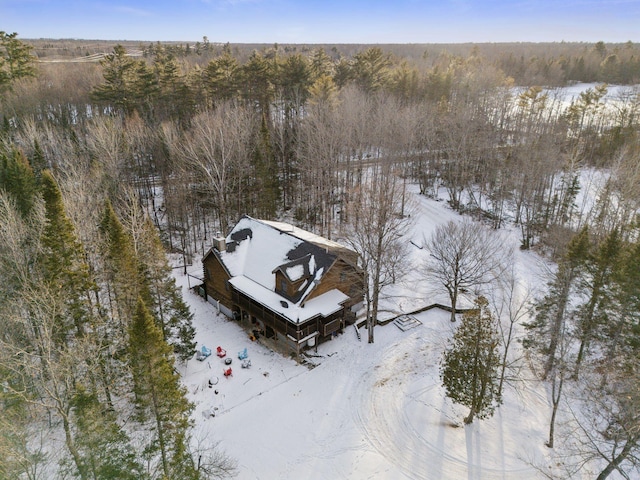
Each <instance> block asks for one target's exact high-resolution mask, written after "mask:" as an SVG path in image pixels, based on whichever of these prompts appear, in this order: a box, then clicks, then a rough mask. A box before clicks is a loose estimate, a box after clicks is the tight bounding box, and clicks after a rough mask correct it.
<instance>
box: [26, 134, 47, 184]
mask: <svg viewBox="0 0 640 480" xmlns="http://www.w3.org/2000/svg"><path fill="white" fill-rule="evenodd" d="M30 160H31V161H30V164H31V168H33V171H34V173H35V176H36V178H40V176H41V175H42V171H43V170H45V169H46V168H47V159H46V158H45V156H44V152H43V151H42V147H41V146H40V142H38V140H34V141H33V157H31V159H30Z"/></svg>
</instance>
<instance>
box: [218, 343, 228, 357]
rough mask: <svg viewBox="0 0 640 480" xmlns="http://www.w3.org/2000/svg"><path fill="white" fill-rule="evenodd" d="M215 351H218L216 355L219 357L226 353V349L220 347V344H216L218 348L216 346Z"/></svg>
mask: <svg viewBox="0 0 640 480" xmlns="http://www.w3.org/2000/svg"><path fill="white" fill-rule="evenodd" d="M216 351H217V352H218V353H217V355H218V356H219V357H220V358H223V357H225V356H226V355H227V351H226V350H225V349H224V348H222V347H221V346H220V345H218V348H216Z"/></svg>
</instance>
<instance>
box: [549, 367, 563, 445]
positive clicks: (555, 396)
mask: <svg viewBox="0 0 640 480" xmlns="http://www.w3.org/2000/svg"><path fill="white" fill-rule="evenodd" d="M563 383H564V374H563V373H560V382H559V384H558V385H557V387H558V388H557V389H556V378H555V376H554V378H553V385H552V387H551V403H553V410H552V412H551V421H550V422H549V440H548V441H547V442H546V443H545V445H546V446H547V447H549V448H553V435H554V432H555V427H556V415H557V413H558V406H559V405H560V395H561V394H562V384H563Z"/></svg>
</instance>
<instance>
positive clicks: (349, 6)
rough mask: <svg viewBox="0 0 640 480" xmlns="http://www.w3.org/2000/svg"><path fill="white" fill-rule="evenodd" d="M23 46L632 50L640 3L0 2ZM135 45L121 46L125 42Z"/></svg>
mask: <svg viewBox="0 0 640 480" xmlns="http://www.w3.org/2000/svg"><path fill="white" fill-rule="evenodd" d="M0 18H2V24H1V25H0V30H4V31H6V32H17V33H18V35H19V37H20V38H24V39H34V40H38V39H51V40H54V39H60V40H63V39H68V40H96V41H98V40H102V41H118V39H120V41H133V42H157V41H165V42H195V41H199V40H200V39H202V38H203V37H205V36H206V37H208V38H209V40H210V41H211V42H212V43H227V42H228V43H248V44H255V43H259V44H273V43H278V44H465V43H476V44H478V43H562V42H565V43H595V42H598V41H603V42H605V43H626V42H628V41H631V42H634V43H635V42H638V41H640V28H639V27H638V25H640V0H565V1H562V2H558V1H557V0H524V1H520V2H511V1H508V0H439V1H436V0H395V1H393V2H390V1H387V0H342V1H341V0H322V1H320V0H155V1H153V0H114V1H109V2H108V1H106V0H88V1H82V0H26V1H25V0H0ZM129 38H131V39H133V40H125V39H129Z"/></svg>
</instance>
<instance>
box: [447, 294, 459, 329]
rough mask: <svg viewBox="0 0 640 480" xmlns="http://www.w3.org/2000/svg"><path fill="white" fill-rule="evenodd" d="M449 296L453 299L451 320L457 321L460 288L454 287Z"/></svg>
mask: <svg viewBox="0 0 640 480" xmlns="http://www.w3.org/2000/svg"><path fill="white" fill-rule="evenodd" d="M449 298H450V299H451V321H452V322H455V321H456V305H457V303H458V289H457V288H454V289H453V291H451V292H449Z"/></svg>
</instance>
